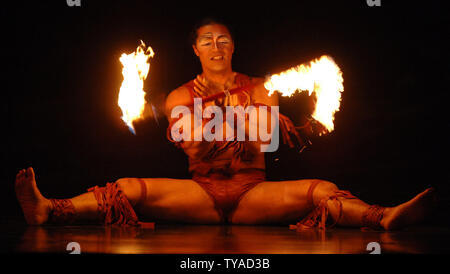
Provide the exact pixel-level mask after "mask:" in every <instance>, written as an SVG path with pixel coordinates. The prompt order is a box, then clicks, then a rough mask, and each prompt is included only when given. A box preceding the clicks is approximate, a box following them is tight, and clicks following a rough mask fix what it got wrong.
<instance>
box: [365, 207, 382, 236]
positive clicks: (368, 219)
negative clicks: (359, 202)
mask: <svg viewBox="0 0 450 274" xmlns="http://www.w3.org/2000/svg"><path fill="white" fill-rule="evenodd" d="M384 210H385V207H382V206H379V205H371V206H369V208H368V209H367V210H366V211H365V212H364V213H363V215H362V228H361V229H362V230H370V229H373V230H383V227H382V226H381V219H383V213H384Z"/></svg>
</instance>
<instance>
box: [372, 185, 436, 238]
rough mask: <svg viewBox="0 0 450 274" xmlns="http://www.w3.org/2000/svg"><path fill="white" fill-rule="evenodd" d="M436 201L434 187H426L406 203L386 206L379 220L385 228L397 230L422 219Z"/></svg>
mask: <svg viewBox="0 0 450 274" xmlns="http://www.w3.org/2000/svg"><path fill="white" fill-rule="evenodd" d="M435 202H436V194H435V190H434V188H428V189H426V190H425V191H423V192H422V193H419V194H418V195H417V196H416V197H414V198H412V199H411V200H409V201H408V202H406V203H403V204H401V205H398V206H396V207H390V208H386V209H385V211H384V214H383V219H382V220H381V222H380V223H381V226H382V227H383V228H384V229H385V230H397V229H401V228H404V227H406V226H409V225H413V224H417V223H420V222H421V221H423V220H424V219H425V217H426V215H427V214H430V212H431V209H432V208H433V205H434V204H435Z"/></svg>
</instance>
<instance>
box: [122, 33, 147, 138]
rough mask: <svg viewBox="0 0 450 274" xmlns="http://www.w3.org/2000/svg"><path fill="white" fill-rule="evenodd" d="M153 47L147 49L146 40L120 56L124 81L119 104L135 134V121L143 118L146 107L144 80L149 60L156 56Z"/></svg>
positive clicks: (124, 118) (125, 120) (123, 117)
mask: <svg viewBox="0 0 450 274" xmlns="http://www.w3.org/2000/svg"><path fill="white" fill-rule="evenodd" d="M154 54H155V53H154V52H153V49H152V48H151V47H148V48H147V49H145V44H144V42H142V41H141V45H140V46H139V47H138V48H137V49H136V52H133V53H130V54H125V53H123V54H122V56H121V57H120V59H119V60H120V62H121V63H122V65H123V69H122V75H123V82H122V86H121V87H120V91H119V100H118V104H119V106H120V108H121V109H122V114H123V116H122V120H123V121H124V122H125V123H126V124H127V125H128V127H129V128H130V130H131V132H133V134H135V130H134V127H133V121H135V120H138V119H141V118H143V113H144V108H145V104H146V102H145V92H144V90H143V88H144V80H145V79H146V78H147V74H148V71H149V70H150V63H149V62H148V60H149V59H150V57H153V56H154Z"/></svg>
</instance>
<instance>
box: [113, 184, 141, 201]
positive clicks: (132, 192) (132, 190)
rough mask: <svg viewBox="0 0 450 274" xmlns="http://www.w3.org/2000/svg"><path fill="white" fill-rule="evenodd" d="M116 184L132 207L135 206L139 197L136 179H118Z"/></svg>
mask: <svg viewBox="0 0 450 274" xmlns="http://www.w3.org/2000/svg"><path fill="white" fill-rule="evenodd" d="M116 184H117V185H118V186H119V188H120V189H121V190H122V192H123V194H125V196H126V197H127V199H128V200H129V202H130V203H131V204H132V205H135V204H136V203H137V202H138V201H139V198H140V196H141V184H140V183H139V181H138V180H137V179H136V178H120V179H118V180H117V181H116Z"/></svg>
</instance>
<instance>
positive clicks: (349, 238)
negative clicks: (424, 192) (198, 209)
mask: <svg viewBox="0 0 450 274" xmlns="http://www.w3.org/2000/svg"><path fill="white" fill-rule="evenodd" d="M0 239H1V240H0V242H1V245H0V246H1V247H0V252H1V253H23V252H24V253H70V251H67V245H68V244H69V243H70V242H76V243H78V244H79V246H80V251H81V253H104V254H141V253H144V254H342V253H343V254H360V253H370V251H368V250H367V245H368V244H369V243H370V242H376V243H378V244H379V246H380V251H381V253H408V254H410V253H421V254H436V253H450V228H448V227H438V226H430V225H427V226H416V227H411V228H408V229H405V230H402V231H396V232H376V231H368V232H367V231H366V232H363V231H361V230H359V229H348V228H345V229H344V228H334V229H332V230H328V231H326V232H320V231H304V232H296V231H294V230H289V228H288V227H286V226H209V225H201V226H194V225H168V224H164V225H163V224H160V225H158V224H156V225H155V228H154V229H142V228H132V227H130V228H119V227H105V226H64V227H58V226H41V227H39V226H27V225H25V224H24V223H23V222H21V221H7V220H3V221H2V223H1V224H0Z"/></svg>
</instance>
